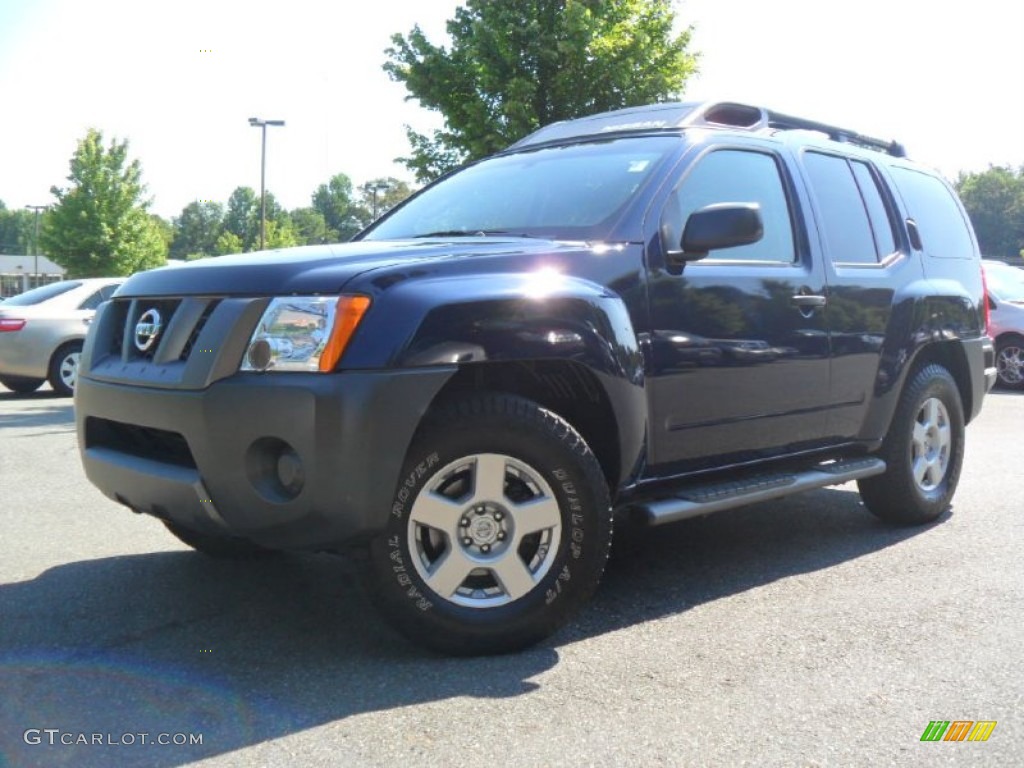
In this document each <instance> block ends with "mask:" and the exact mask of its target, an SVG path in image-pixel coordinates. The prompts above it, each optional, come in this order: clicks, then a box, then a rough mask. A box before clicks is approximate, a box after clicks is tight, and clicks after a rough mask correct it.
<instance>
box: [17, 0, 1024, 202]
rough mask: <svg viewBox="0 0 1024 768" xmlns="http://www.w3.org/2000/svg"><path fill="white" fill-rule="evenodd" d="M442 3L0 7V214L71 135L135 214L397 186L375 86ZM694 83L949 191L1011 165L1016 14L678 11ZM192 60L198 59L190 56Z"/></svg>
mask: <svg viewBox="0 0 1024 768" xmlns="http://www.w3.org/2000/svg"><path fill="white" fill-rule="evenodd" d="M458 4H459V3H458V2H457V0H383V1H382V2H377V3H353V2H342V1H341V0H335V2H329V1H328V0H320V1H319V2H317V1H316V0H289V1H288V2H280V0H278V2H267V1H265V0H246V1H244V2H236V1H235V0H173V1H172V0H0V104H2V105H3V107H2V111H0V200H2V201H4V202H5V203H6V204H7V206H8V208H17V207H20V206H24V205H28V204H46V203H50V202H52V201H53V198H52V196H51V195H50V192H49V189H50V186H51V185H54V184H56V185H58V186H63V185H65V183H66V182H65V177H66V176H67V173H68V160H69V159H70V157H71V154H72V153H73V151H74V149H75V145H76V142H77V141H78V139H80V138H81V137H82V136H84V134H85V132H86V129H87V128H89V127H96V128H98V129H100V130H101V131H103V134H104V138H105V140H106V141H109V140H110V139H111V138H113V137H117V138H119V139H128V140H129V143H130V154H131V156H132V157H133V158H138V159H139V160H140V161H141V163H142V170H143V180H144V181H145V182H146V184H147V185H148V190H149V195H150V196H151V198H152V199H153V206H152V210H153V211H155V212H156V213H159V214H161V215H162V216H165V217H167V218H170V217H172V216H176V215H178V214H179V213H180V212H181V209H182V208H183V207H184V206H185V205H186V204H187V203H189V202H191V201H192V200H197V199H200V200H201V199H211V200H217V201H220V202H226V201H227V198H228V196H229V195H230V193H231V191H232V190H233V189H234V188H235V187H237V186H239V185H248V186H251V187H253V188H254V189H257V190H258V189H259V181H260V179H259V169H260V163H259V152H260V131H258V130H256V129H253V128H250V127H249V125H248V118H249V117H251V116H257V117H262V118H265V119H283V120H286V121H287V125H286V126H285V127H284V128H270V129H268V135H267V188H268V190H270V191H272V192H274V194H275V195H276V196H277V198H278V200H279V202H281V204H282V205H284V206H285V207H286V208H289V209H291V208H297V207H300V206H306V205H309V202H310V196H311V195H312V192H313V190H314V189H315V188H316V186H317V185H319V184H321V183H323V182H325V181H327V180H328V179H329V178H330V177H331V176H332V175H334V174H335V173H339V172H343V173H346V174H348V175H349V176H350V177H351V178H352V180H353V182H354V183H356V184H359V183H362V182H363V181H366V180H368V179H370V178H372V177H376V176H385V175H394V176H399V177H402V178H409V175H408V174H407V173H406V172H405V170H404V168H403V167H402V166H400V165H394V164H393V162H392V161H393V160H394V158H396V157H399V156H401V155H404V154H407V152H408V146H407V144H406V141H405V134H404V131H403V128H402V126H403V124H405V123H410V124H412V125H413V126H414V127H415V128H417V129H419V130H426V129H428V128H430V127H433V126H435V125H437V124H438V122H437V118H434V117H432V116H431V115H430V113H427V112H426V111H424V110H422V109H421V108H420V107H419V106H418V104H417V103H416V102H406V101H405V100H404V97H405V89H404V88H403V87H402V86H401V85H399V84H396V83H392V82H390V81H389V80H388V78H387V76H386V75H385V74H384V73H383V71H382V70H381V65H382V64H383V62H384V61H385V57H384V54H383V50H384V48H386V47H387V46H388V44H389V37H390V35H391V34H392V33H395V32H401V33H405V32H408V30H409V29H411V27H412V26H413V24H416V23H418V24H420V26H421V27H422V28H423V29H424V31H425V32H426V33H427V35H428V38H429V39H431V40H432V41H435V42H440V41H441V40H442V36H443V34H444V23H445V21H446V20H447V19H448V18H449V17H451V16H452V14H453V12H454V9H455V8H456V7H457V5H458ZM677 9H678V11H679V16H680V20H681V21H682V22H683V23H688V24H693V25H695V27H696V31H695V34H694V38H693V48H694V50H697V51H700V52H701V54H702V58H701V74H700V75H699V76H698V77H697V78H695V79H693V80H691V82H690V84H689V86H688V87H687V90H686V93H685V94H684V98H687V99H704V98H708V99H731V100H740V101H748V102H751V103H756V104H761V105H763V106H767V107H771V108H774V109H777V110H779V111H783V112H788V113H791V114H796V115H800V116H804V117H809V118H813V119H817V120H821V121H824V122H833V123H836V124H838V125H842V126H844V127H847V128H850V129H852V130H856V131H860V132H862V133H868V134H871V135H877V136H879V137H881V138H895V139H897V140H899V141H901V142H903V143H904V144H905V145H906V146H907V148H908V152H909V154H910V155H911V157H914V158H915V159H918V160H921V161H923V162H925V163H928V164H929V165H933V166H936V167H938V168H939V169H941V170H942V171H943V172H945V173H946V175H948V176H950V177H954V176H955V175H956V173H957V172H958V171H960V170H983V169H985V168H986V167H987V166H988V165H989V164H997V165H998V164H1010V165H1013V166H1015V167H1016V166H1021V165H1024V3H1022V2H1021V0H973V1H972V2H970V3H964V2H959V3H953V2H946V3H941V2H935V1H934V0H932V1H931V2H929V1H927V0H858V2H857V3H845V4H840V3H833V2H824V1H823V0H774V2H763V1H761V0H682V1H681V2H679V3H677ZM207 51H208V52H207Z"/></svg>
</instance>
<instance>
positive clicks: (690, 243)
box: [668, 203, 764, 264]
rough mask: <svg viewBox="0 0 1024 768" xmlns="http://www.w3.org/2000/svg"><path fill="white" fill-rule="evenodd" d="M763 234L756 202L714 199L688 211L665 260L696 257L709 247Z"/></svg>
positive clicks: (745, 241) (732, 245)
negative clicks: (674, 247)
mask: <svg viewBox="0 0 1024 768" xmlns="http://www.w3.org/2000/svg"><path fill="white" fill-rule="evenodd" d="M762 237H764V222H763V221H762V219H761V206H759V205H758V204H757V203H715V204H714V205H708V206H705V207H704V208H701V209H700V210H697V211H694V212H693V213H691V214H690V218H688V219H687V220H686V227H685V228H684V229H683V237H682V240H681V241H680V244H679V245H680V249H681V250H679V251H670V252H669V254H668V257H669V263H672V264H682V263H684V262H687V261H697V260H698V259H703V258H704V257H705V256H707V255H708V252H709V251H716V250H718V249H720V248H735V247H736V246H739V245H750V243H756V242H757V241H758V240H760V239H761V238H762Z"/></svg>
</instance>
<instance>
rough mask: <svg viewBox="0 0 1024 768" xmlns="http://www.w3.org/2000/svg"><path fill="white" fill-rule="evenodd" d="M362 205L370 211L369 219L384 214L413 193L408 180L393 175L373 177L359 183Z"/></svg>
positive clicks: (371, 219)
mask: <svg viewBox="0 0 1024 768" xmlns="http://www.w3.org/2000/svg"><path fill="white" fill-rule="evenodd" d="M359 194H360V200H359V203H360V205H361V206H362V207H363V208H364V209H365V210H367V211H369V212H370V218H369V220H368V222H367V223H369V221H373V220H375V219H377V218H378V217H379V216H383V215H384V214H385V213H387V212H388V211H389V210H391V209H392V208H394V207H395V206H396V205H398V204H399V203H400V202H402V201H403V200H405V198H407V197H408V196H409V195H411V194H412V190H411V189H410V188H409V184H408V183H407V182H404V181H401V180H400V179H396V178H395V177H393V176H388V177H387V178H377V179H371V180H370V181H368V182H366V183H365V184H360V185H359Z"/></svg>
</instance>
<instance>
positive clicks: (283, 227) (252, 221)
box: [215, 187, 295, 253]
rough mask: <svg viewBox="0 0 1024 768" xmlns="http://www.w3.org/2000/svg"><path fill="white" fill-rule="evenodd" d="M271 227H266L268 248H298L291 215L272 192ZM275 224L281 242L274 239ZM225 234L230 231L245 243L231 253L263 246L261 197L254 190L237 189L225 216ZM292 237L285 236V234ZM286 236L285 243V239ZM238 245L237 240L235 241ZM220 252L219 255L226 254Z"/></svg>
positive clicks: (268, 198) (268, 204)
mask: <svg viewBox="0 0 1024 768" xmlns="http://www.w3.org/2000/svg"><path fill="white" fill-rule="evenodd" d="M265 202H266V208H267V226H266V243H265V245H266V247H267V248H282V247H284V246H286V245H295V235H294V232H292V231H291V222H290V221H289V220H288V212H287V211H285V209H284V208H282V207H281V204H280V203H278V202H277V198H275V197H274V194H273V193H272V192H267V193H266V198H265ZM271 224H274V225H275V227H274V228H275V229H276V231H277V233H278V235H277V240H276V242H275V240H274V239H272V238H271V236H270V232H271V229H272V227H271ZM224 231H225V232H230V233H231V234H233V235H234V236H235V237H236V238H238V242H239V243H241V248H239V249H237V250H235V251H228V253H241V252H242V251H254V250H256V249H257V248H259V247H260V197H259V195H257V194H256V192H255V191H254V190H253V189H252V187H236V188H235V191H234V192H232V193H231V197H230V198H228V208H227V212H226V213H225V214H224ZM286 231H287V232H289V233H290V234H289V235H287V236H285V235H284V233H285V232H286ZM282 237H284V241H283V242H282V240H281V238H282ZM231 242H234V241H231ZM215 250H217V252H218V253H226V252H225V251H220V250H219V249H215Z"/></svg>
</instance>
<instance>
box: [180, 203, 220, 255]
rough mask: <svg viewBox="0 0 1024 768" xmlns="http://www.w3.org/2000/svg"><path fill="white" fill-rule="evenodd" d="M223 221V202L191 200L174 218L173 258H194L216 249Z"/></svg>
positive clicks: (215, 251) (214, 251) (212, 253)
mask: <svg viewBox="0 0 1024 768" xmlns="http://www.w3.org/2000/svg"><path fill="white" fill-rule="evenodd" d="M223 222H224V206H223V205H221V204H220V203H215V202H213V201H211V200H207V201H203V202H200V201H198V200H196V201H195V202H192V203H189V204H188V205H186V206H185V207H184V208H182V210H181V215H180V216H178V217H177V218H176V219H174V240H173V241H172V242H171V248H170V255H171V258H172V259H194V258H202V257H203V256H212V255H214V254H215V253H217V248H216V245H217V238H218V237H220V233H221V230H222V228H223Z"/></svg>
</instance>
